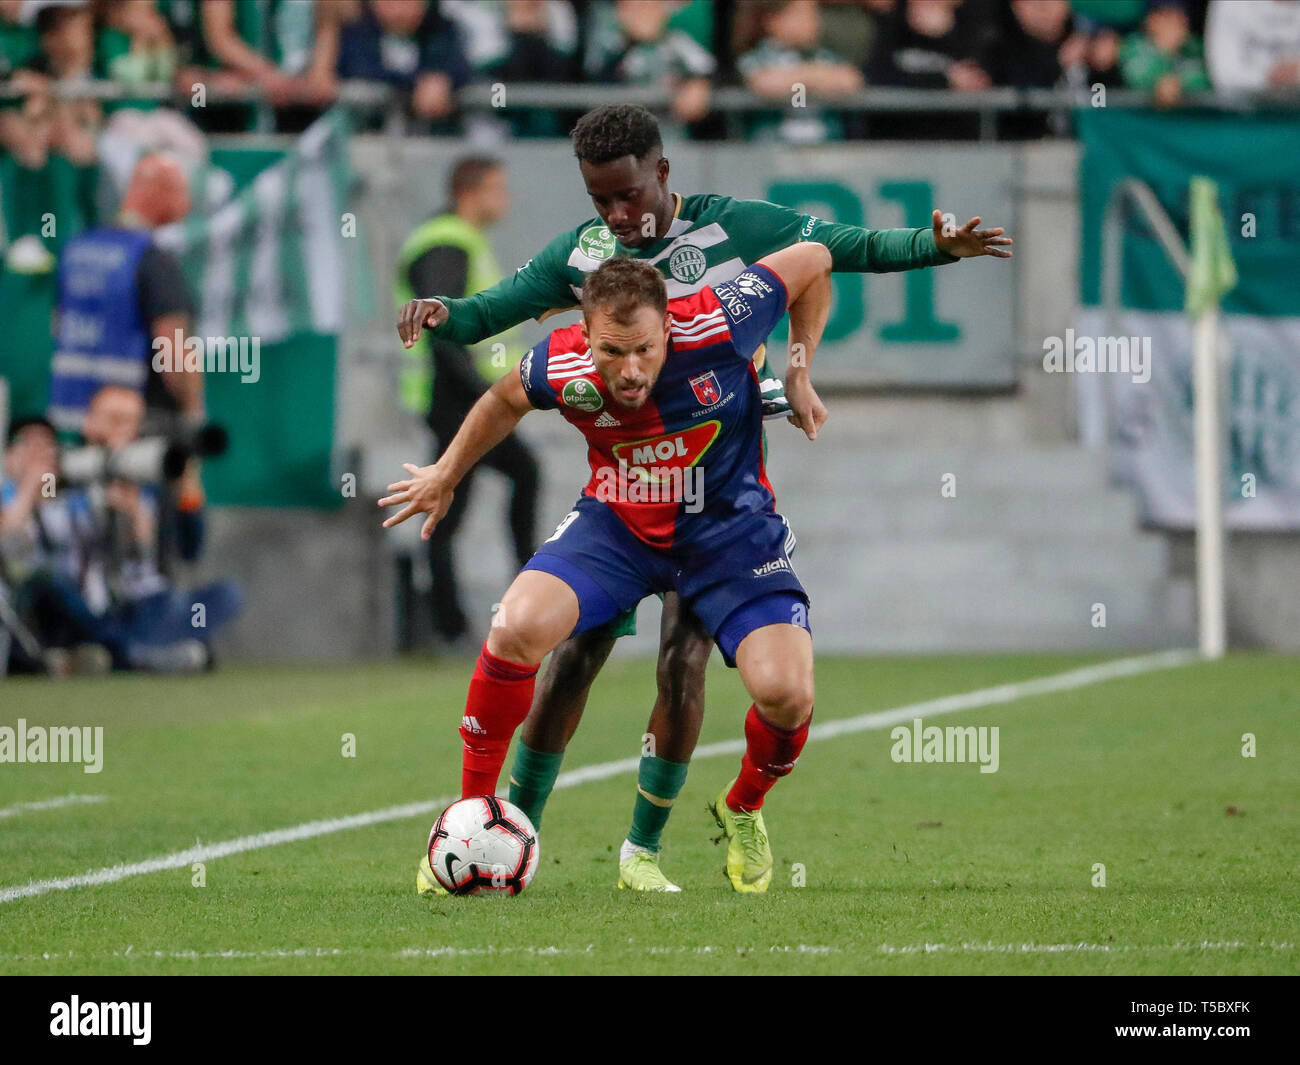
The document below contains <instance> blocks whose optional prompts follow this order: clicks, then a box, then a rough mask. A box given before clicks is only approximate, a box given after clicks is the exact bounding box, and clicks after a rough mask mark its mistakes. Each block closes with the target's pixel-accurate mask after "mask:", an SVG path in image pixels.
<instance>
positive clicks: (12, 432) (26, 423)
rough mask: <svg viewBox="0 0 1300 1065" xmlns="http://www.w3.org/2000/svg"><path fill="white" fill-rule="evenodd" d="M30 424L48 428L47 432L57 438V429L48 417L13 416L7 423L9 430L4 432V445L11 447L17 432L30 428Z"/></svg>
mask: <svg viewBox="0 0 1300 1065" xmlns="http://www.w3.org/2000/svg"><path fill="white" fill-rule="evenodd" d="M32 426H39V427H40V428H42V429H46V430H48V431H49V434H50V435H51V436H53V437H56V438H57V437H58V435H59V434H58V431H57V430H56V429H55V428H54V423H53V422H51V421H50V420H49V419H48V418H40V417H34V418H15V419H14V420H13V421H12V422H10V423H9V430H8V432H6V433H5V447H13V445H14V442H15V441H16V440H17V439H18V436H19V434H20V433H22V432H23V431H24V430H25V429H30V428H32Z"/></svg>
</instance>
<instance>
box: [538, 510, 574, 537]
mask: <svg viewBox="0 0 1300 1065" xmlns="http://www.w3.org/2000/svg"><path fill="white" fill-rule="evenodd" d="M577 520H578V512H577V511H576V510H571V511H569V513H567V514H566V515H564V520H563V521H562V522H560V524H559V525H557V526H556V527H555V532H553V533H551V535H550V536H548V537H547V538H546V541H545V542H546V543H548V544H551V543H554V542H555V541H556V540H558V539H559V538H560V537H561V536H563V535H564V530H565V529H567V528H568V527H569V526H570V525H572V524H573V523H574V522H575V521H577Z"/></svg>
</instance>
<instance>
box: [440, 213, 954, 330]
mask: <svg viewBox="0 0 1300 1065" xmlns="http://www.w3.org/2000/svg"><path fill="white" fill-rule="evenodd" d="M676 200H677V211H676V213H675V214H674V215H673V220H672V224H671V225H670V226H669V227H668V232H667V233H666V234H665V235H664V236H663V237H661V238H660V239H659V240H655V241H651V242H650V243H649V244H646V245H644V246H643V247H639V248H628V247H624V246H623V245H622V244H620V243H619V242H618V241H617V240H615V238H614V235H613V234H612V233H611V232H610V231H609V229H608V227H606V225H605V223H604V222H602V221H601V220H600V219H599V218H592V219H589V220H588V221H586V222H583V223H582V224H581V225H579V226H575V227H574V228H573V229H570V230H568V231H567V232H564V233H561V234H560V235H559V236H558V237H556V238H555V239H554V240H552V241H551V242H550V243H549V244H547V245H546V247H545V248H543V249H542V250H541V251H540V252H539V253H538V254H537V255H535V256H533V258H531V259H530V260H528V262H526V263H524V265H523V266H521V267H520V268H519V269H518V270H516V271H515V272H514V274H513V275H512V276H510V277H507V278H505V279H504V280H503V281H500V282H498V283H497V284H495V285H493V286H492V287H491V288H486V289H484V290H483V291H482V292H476V293H474V294H473V295H472V296H469V297H467V298H465V299H448V300H444V301H443V302H444V303H445V304H446V305H447V310H448V311H449V313H450V317H449V318H448V319H447V321H446V322H444V323H443V324H442V325H441V326H439V327H438V328H437V329H435V330H434V332H435V334H437V335H438V336H441V337H445V338H446V339H448V340H455V341H459V342H460V343H462V344H474V343H477V342H479V341H481V340H486V339H487V338H488V337H490V336H495V335H496V334H497V333H500V332H501V331H502V330H504V329H507V328H509V327H510V326H513V325H518V324H519V323H520V322H522V321H525V320H527V319H529V318H536V319H537V320H538V321H541V320H542V319H543V318H545V317H546V316H547V315H548V314H553V313H556V312H558V311H563V310H568V309H570V308H572V307H576V306H577V305H578V298H579V296H580V295H581V293H582V282H583V279H584V278H585V277H586V275H587V274H589V273H590V272H591V271H593V270H595V269H597V268H598V267H599V266H600V264H601V263H603V262H605V261H606V260H608V259H612V258H613V257H614V256H616V255H625V256H628V257H629V258H633V259H646V260H648V261H650V262H652V263H653V264H654V265H655V266H657V267H658V268H659V270H660V272H661V273H662V274H663V275H664V280H665V281H666V282H667V285H668V298H669V299H676V298H677V297H679V296H689V295H691V294H692V293H694V292H698V291H699V290H700V289H702V288H704V287H705V286H706V285H716V284H720V283H721V282H723V281H730V280H731V279H732V278H734V277H735V276H736V275H737V274H739V273H740V272H741V271H742V270H744V269H745V267H747V266H750V265H751V264H753V263H755V262H757V261H758V260H759V259H761V258H762V257H763V256H765V255H771V254H772V253H773V252H775V251H779V250H780V249H781V248H786V247H789V246H790V245H791V244H797V243H798V242H800V241H804V240H811V241H816V242H817V243H819V244H824V245H826V247H827V249H828V250H829V251H830V253H831V259H832V261H833V266H832V269H834V270H836V271H848V272H859V273H861V272H869V273H889V272H891V271H895V270H912V269H915V268H917V267H922V266H938V265H940V264H942V263H951V262H956V261H957V260H956V259H955V258H954V257H953V256H951V255H948V254H947V253H946V252H943V251H940V250H939V248H938V247H936V246H935V243H934V234H933V233H932V232H931V230H929V229H863V228H862V227H861V226H849V225H843V224H842V223H839V222H827V221H825V220H823V219H821V218H818V217H816V216H815V215H807V214H801V213H800V212H798V211H795V210H793V209H792V208H789V207H782V206H780V205H779V204H775V203H768V202H767V201H765V200H734V199H732V198H731V197H730V196H717V195H714V194H711V193H710V194H704V195H698V196H684V197H683V196H676Z"/></svg>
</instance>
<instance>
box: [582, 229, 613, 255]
mask: <svg viewBox="0 0 1300 1065" xmlns="http://www.w3.org/2000/svg"><path fill="white" fill-rule="evenodd" d="M578 250H579V251H580V252H582V254H583V255H585V256H586V257H587V258H588V259H595V260H597V261H602V260H604V259H608V258H609V257H610V256H611V255H613V254H614V234H613V233H611V232H610V231H609V226H601V225H595V226H588V227H587V228H586V229H584V230H583V231H582V232H581V233H579V234H578Z"/></svg>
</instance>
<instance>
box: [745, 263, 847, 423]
mask: <svg viewBox="0 0 1300 1065" xmlns="http://www.w3.org/2000/svg"><path fill="white" fill-rule="evenodd" d="M759 262H760V263H761V264H762V265H763V266H766V267H767V268H768V269H769V270H771V271H772V272H773V273H774V274H776V276H777V277H779V278H780V279H781V281H782V282H783V283H784V284H785V287H786V295H787V298H788V299H789V305H788V310H789V313H790V359H789V364H788V366H787V368H786V372H785V394H786V398H787V399H788V400H789V401H790V406H791V408H792V410H793V411H794V413H793V414H792V415H791V416H790V418H789V422H790V424H791V425H793V426H795V428H797V429H802V430H803V431H804V434H805V435H806V436H807V437H808V439H809V440H816V439H817V432H818V430H819V429H821V427H822V425H823V424H824V423H825V421H826V419H827V418H828V417H829V413H828V411H827V410H826V405H825V404H824V403H823V402H822V401H821V397H820V396H818V395H817V390H816V389H815V388H813V384H812V377H811V374H810V372H809V371H810V367H811V365H812V358H813V355H814V354H815V353H816V351H817V346H818V345H819V344H820V343H821V341H822V333H823V332H824V331H825V329H826V320H827V318H829V316H830V311H831V268H832V266H833V263H832V258H831V253H830V251H829V250H828V249H827V248H826V247H825V246H824V245H821V244H817V243H813V242H811V241H805V242H802V243H800V244H794V245H792V246H790V247H788V248H782V249H781V250H780V251H778V252H774V253H773V254H771V255H768V256H764V257H763V258H762V259H760V260H759Z"/></svg>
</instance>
